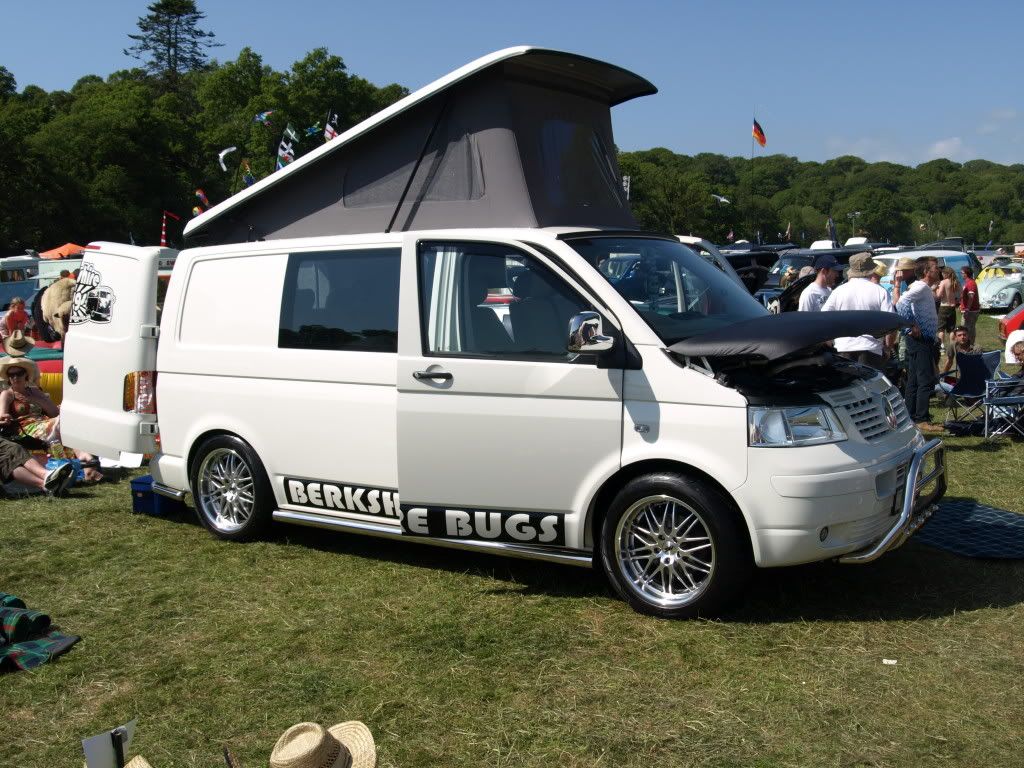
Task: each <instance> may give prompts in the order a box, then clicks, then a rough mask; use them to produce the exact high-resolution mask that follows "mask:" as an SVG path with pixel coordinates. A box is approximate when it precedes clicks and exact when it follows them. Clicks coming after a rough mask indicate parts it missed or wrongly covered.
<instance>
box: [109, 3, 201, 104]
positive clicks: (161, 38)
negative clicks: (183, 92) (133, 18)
mask: <svg viewBox="0 0 1024 768" xmlns="http://www.w3.org/2000/svg"><path fill="white" fill-rule="evenodd" d="M146 10H148V11H149V15H148V16H141V17H140V18H139V21H138V27H139V34H137V35H128V37H129V38H131V39H132V40H134V41H135V44H134V45H133V46H131V47H130V48H126V49H125V51H124V53H125V55H126V56H132V57H134V58H136V59H139V60H140V61H143V62H145V67H146V69H147V70H148V71H149V72H152V73H153V74H155V75H159V76H160V77H162V78H163V79H164V80H165V81H166V82H168V83H170V84H174V85H176V84H177V83H178V81H179V79H180V77H181V75H183V74H184V73H186V72H191V71H194V70H198V69H202V68H203V67H205V66H206V63H207V59H206V50H207V49H209V48H213V47H217V46H219V45H220V43H215V42H213V38H214V37H215V35H214V33H213V32H206V31H204V30H202V29H200V28H199V22H200V21H202V20H203V19H204V18H206V14H204V13H202V12H201V11H199V9H198V8H197V7H196V4H195V2H194V0H157V2H155V3H152V4H151V5H149V6H147V8H146Z"/></svg>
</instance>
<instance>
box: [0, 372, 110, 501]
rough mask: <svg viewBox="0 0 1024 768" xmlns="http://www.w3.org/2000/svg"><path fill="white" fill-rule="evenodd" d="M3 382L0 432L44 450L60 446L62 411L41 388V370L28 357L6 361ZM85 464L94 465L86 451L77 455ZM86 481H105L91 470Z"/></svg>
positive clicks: (0, 378)
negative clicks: (54, 445) (6, 386)
mask: <svg viewBox="0 0 1024 768" xmlns="http://www.w3.org/2000/svg"><path fill="white" fill-rule="evenodd" d="M0 380H4V381H6V382H7V384H8V388H7V389H5V390H4V391H3V392H0V431H2V432H3V433H4V435H5V436H7V437H8V438H9V439H12V440H15V441H18V440H19V438H20V439H21V440H24V441H26V442H29V443H32V444H34V445H39V446H41V447H49V446H51V445H53V444H55V443H56V444H59V443H60V441H61V440H60V408H59V407H58V406H57V404H56V403H54V402H53V400H51V399H50V396H49V395H48V394H46V393H45V392H44V391H43V390H41V389H40V388H39V368H38V367H36V364H35V361H34V360H30V359H29V358H27V357H5V358H4V359H3V360H0ZM74 453H75V456H76V457H77V458H78V459H80V460H81V461H82V462H93V461H95V457H94V456H92V455H91V454H88V453H85V452H84V451H75V452H74ZM85 479H86V480H87V481H90V482H95V481H99V480H102V479H103V475H101V474H100V473H99V472H98V471H96V470H95V469H93V468H92V467H89V468H88V469H86V470H85Z"/></svg>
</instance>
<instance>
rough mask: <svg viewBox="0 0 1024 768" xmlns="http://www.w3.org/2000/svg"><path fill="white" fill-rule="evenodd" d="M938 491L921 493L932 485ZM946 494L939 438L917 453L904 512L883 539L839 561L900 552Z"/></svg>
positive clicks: (853, 561)
mask: <svg viewBox="0 0 1024 768" xmlns="http://www.w3.org/2000/svg"><path fill="white" fill-rule="evenodd" d="M930 456H933V457H934V462H935V465H934V467H933V468H932V470H931V471H930V472H929V473H928V474H926V475H924V476H923V477H922V475H921V473H922V472H923V470H924V463H925V460H926V459H928V457H930ZM933 481H934V482H935V488H934V489H933V490H932V491H931V492H930V493H928V495H927V496H923V497H919V494H920V493H921V490H922V489H923V488H924V487H926V486H927V485H928V484H930V483H931V482H933ZM945 493H946V454H945V449H944V448H943V447H942V441H941V440H939V439H934V440H929V441H928V442H927V443H925V444H924V445H922V446H921V447H920V448H918V449H917V450H916V451H914V458H913V459H911V461H910V468H909V469H908V470H907V477H906V480H905V481H904V485H903V509H902V510H901V511H900V516H899V518H898V519H897V520H896V522H895V523H894V524H893V526H892V528H890V529H889V530H888V531H887V532H886V533H885V535H884V536H882V538H881V539H879V540H878V541H877V542H875V543H874V544H872V545H871V546H869V547H866V548H865V549H861V550H858V551H856V552H850V553H849V554H847V555H843V556H841V557H839V558H838V560H839V562H840V563H844V564H847V565H861V564H863V563H870V562H872V561H873V560H877V559H878V558H880V557H881V556H882V555H884V554H885V553H886V552H888V551H889V550H891V549H896V548H897V547H898V546H900V545H901V544H903V542H905V541H906V540H907V539H909V538H910V537H911V536H913V535H914V533H916V532H917V530H918V529H919V528H920V527H921V526H922V525H924V524H925V521H927V520H928V518H929V517H931V516H932V513H933V512H934V511H935V503H936V502H937V501H938V500H939V499H941V498H942V497H943V496H944V495H945Z"/></svg>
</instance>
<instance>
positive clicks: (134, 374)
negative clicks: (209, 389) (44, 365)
mask: <svg viewBox="0 0 1024 768" xmlns="http://www.w3.org/2000/svg"><path fill="white" fill-rule="evenodd" d="M85 254H86V255H85V258H84V261H83V262H82V267H81V269H80V271H79V275H78V282H77V285H76V287H75V295H74V299H73V301H72V306H71V310H70V313H71V314H70V322H69V325H68V333H67V337H66V338H65V340H64V400H63V402H62V404H61V414H60V420H61V440H62V441H63V442H64V443H65V444H66V445H68V446H71V447H73V448H77V449H80V450H84V451H89V452H90V453H95V454H97V455H99V456H103V457H105V458H109V459H116V460H119V461H121V462H122V463H124V464H128V465H135V466H137V465H138V463H140V462H141V458H142V454H144V453H154V452H155V451H156V450H157V445H156V434H157V424H156V402H155V383H156V382H155V372H156V348H157V337H158V335H159V329H158V320H157V269H158V266H159V262H160V260H161V259H167V258H169V257H172V256H173V255H174V254H175V252H174V251H171V250H169V249H167V248H137V247H135V246H129V245H119V244H115V243H100V244H98V245H95V246H90V247H89V248H88V249H87V250H86V251H85Z"/></svg>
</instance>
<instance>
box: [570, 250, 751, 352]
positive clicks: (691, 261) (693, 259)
mask: <svg viewBox="0 0 1024 768" xmlns="http://www.w3.org/2000/svg"><path fill="white" fill-rule="evenodd" d="M566 242H567V243H568V244H569V245H570V246H571V247H572V248H573V249H575V250H576V252H577V253H579V254H580V255H581V256H583V258H585V259H586V260H587V261H588V262H590V264H591V265H592V266H593V267H594V268H595V269H597V271H598V272H600V273H601V275H602V276H603V277H604V279H605V280H607V281H608V282H609V283H611V285H612V286H614V287H615V290H617V291H618V292H619V293H620V294H622V296H623V297H624V298H625V299H626V300H627V301H629V303H630V304H632V305H633V307H634V308H635V309H636V311H637V312H638V313H639V314H640V317H642V318H643V319H644V321H645V322H646V323H647V324H648V325H649V326H651V328H652V329H653V330H654V332H655V333H657V334H658V337H659V338H660V339H661V340H662V341H663V342H664V343H665V344H666V345H670V344H675V343H676V342H677V341H681V340H683V339H687V338H689V337H691V336H697V335H700V334H702V333H708V332H709V331H714V330H716V329H718V328H722V327H724V326H727V325H732V324H733V323H736V322H739V321H740V320H748V319H750V318H754V317H760V316H762V315H766V314H768V310H766V309H765V308H764V307H763V306H762V305H761V303H760V302H758V301H757V300H755V299H754V297H753V296H751V295H750V294H749V293H747V291H746V290H744V289H743V287H742V286H740V285H738V284H737V283H736V282H735V281H733V280H730V279H729V277H728V276H727V275H726V274H725V273H723V272H722V271H721V270H719V269H717V268H716V267H715V266H714V265H713V264H710V263H708V262H707V261H706V260H704V259H702V258H701V257H700V256H698V255H697V253H696V252H694V251H693V250H692V249H691V248H688V247H687V246H685V245H683V244H682V243H680V242H678V241H673V240H661V239H658V238H653V237H600V236H587V237H579V238H569V239H568V240H567V241H566Z"/></svg>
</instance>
